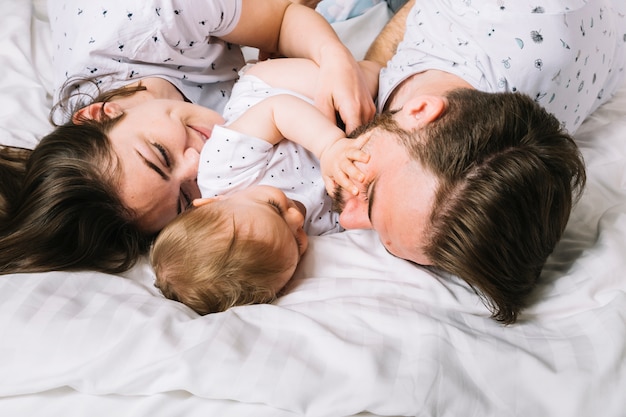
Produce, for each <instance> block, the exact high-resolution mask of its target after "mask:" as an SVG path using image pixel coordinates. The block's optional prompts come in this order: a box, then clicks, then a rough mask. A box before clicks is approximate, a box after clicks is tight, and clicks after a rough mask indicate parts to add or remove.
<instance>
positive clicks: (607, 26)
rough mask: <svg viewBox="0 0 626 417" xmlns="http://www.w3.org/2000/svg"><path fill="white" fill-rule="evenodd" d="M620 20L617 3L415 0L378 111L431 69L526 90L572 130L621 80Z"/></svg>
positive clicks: (489, 87) (622, 9)
mask: <svg viewBox="0 0 626 417" xmlns="http://www.w3.org/2000/svg"><path fill="white" fill-rule="evenodd" d="M625 16H626V1H624V0H544V1H541V0H539V1H535V0H484V1H477V0H429V1H418V2H417V3H416V6H414V7H413V9H412V10H411V11H410V13H409V16H408V18H407V24H406V32H405V37H404V40H403V41H402V42H401V43H400V45H399V46H398V50H397V52H396V54H395V56H394V57H393V58H392V59H391V61H390V62H389V64H388V67H387V68H385V69H383V70H382V71H381V76H380V85H379V108H380V109H382V108H383V107H384V104H385V102H386V100H387V99H388V97H389V94H390V93H391V92H392V91H393V89H394V88H395V87H396V86H397V85H398V84H399V83H400V82H402V81H403V80H404V79H406V78H407V77H409V76H410V75H412V74H416V73H418V72H422V71H425V70H428V69H437V70H442V71H446V72H449V73H452V74H455V75H457V76H459V77H461V78H463V79H464V80H465V81H467V82H468V83H469V84H471V85H472V86H473V87H475V88H477V89H479V90H482V91H486V92H503V91H513V92H515V91H519V92H522V93H526V94H528V95H530V96H531V97H533V98H534V99H535V100H536V101H537V102H538V103H539V104H541V105H542V106H543V107H544V108H546V109H547V110H548V111H549V112H551V113H552V114H554V115H555V116H556V117H557V119H559V120H560V121H561V123H562V126H564V127H565V128H567V129H568V130H569V132H570V133H573V132H574V131H575V130H576V129H577V128H578V127H579V126H580V124H581V123H582V122H583V120H584V119H585V117H587V116H588V115H589V114H590V113H591V112H593V111H594V110H595V109H596V108H597V107H598V106H599V105H600V104H602V103H603V102H605V101H606V100H608V99H609V98H610V97H611V95H612V94H613V93H614V92H615V90H616V89H617V87H618V86H619V83H620V80H621V79H622V78H623V76H624V66H625V61H626V52H625V48H624V46H625V44H626V17H625Z"/></svg>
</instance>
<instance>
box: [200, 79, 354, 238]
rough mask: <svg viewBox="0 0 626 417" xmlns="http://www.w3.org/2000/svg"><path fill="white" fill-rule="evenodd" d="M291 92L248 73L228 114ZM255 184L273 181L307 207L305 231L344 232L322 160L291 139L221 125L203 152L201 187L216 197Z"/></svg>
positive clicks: (229, 117) (237, 87) (233, 115)
mask: <svg viewBox="0 0 626 417" xmlns="http://www.w3.org/2000/svg"><path fill="white" fill-rule="evenodd" d="M285 93H286V94H291V95H295V96H298V97H300V98H302V99H305V100H307V101H308V102H311V100H309V99H306V98H305V97H302V96H300V95H298V94H295V93H293V92H291V91H288V90H283V89H275V88H272V87H270V86H268V85H267V84H265V83H264V82H263V81H261V80H260V79H258V78H257V77H253V76H249V75H243V76H242V77H241V79H240V80H239V81H238V82H237V84H235V87H234V89H233V92H232V97H231V100H230V101H229V102H228V104H227V106H226V110H225V113H224V117H225V118H226V120H227V121H228V122H232V121H233V120H235V119H236V118H237V117H239V115H241V114H242V113H243V112H245V111H246V109H248V108H249V107H251V106H253V105H254V104H256V103H258V102H260V101H261V100H263V99H265V98H267V97H271V96H273V95H277V94H285ZM252 185H270V186H273V187H276V188H279V189H281V190H282V191H283V192H284V193H285V194H286V195H287V197H289V198H291V199H293V200H297V201H299V202H301V203H302V204H303V205H304V206H305V207H306V216H305V222H304V230H305V231H306V233H307V234H309V235H313V236H319V235H323V234H327V233H335V232H340V231H342V230H343V229H342V228H341V226H340V225H339V215H338V214H337V213H335V212H333V210H332V200H331V198H330V197H329V196H328V194H327V193H326V188H325V187H324V182H323V180H322V174H321V172H320V166H319V161H318V160H317V158H316V157H315V156H314V155H313V154H312V153H310V152H309V151H307V150H306V149H305V148H304V147H302V146H300V145H298V144H296V143H295V142H292V141H290V140H286V139H285V140H282V141H280V142H279V143H278V144H276V145H272V144H270V143H269V142H267V141H265V140H263V139H260V138H256V137H253V136H248V135H244V134H242V133H239V132H235V131H233V130H231V129H228V128H227V127H224V126H215V128H214V129H213V133H212V134H211V137H210V138H209V140H208V141H207V142H206V143H205V145H204V147H203V148H202V152H201V154H200V164H199V167H198V186H199V187H200V191H201V193H202V197H215V196H217V195H222V194H228V193H231V192H234V191H238V190H242V189H245V188H247V187H250V186H252Z"/></svg>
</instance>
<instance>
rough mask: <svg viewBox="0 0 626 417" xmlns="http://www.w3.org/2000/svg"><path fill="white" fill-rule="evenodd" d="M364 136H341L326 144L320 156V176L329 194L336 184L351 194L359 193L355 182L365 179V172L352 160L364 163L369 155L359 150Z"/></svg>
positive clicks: (331, 193)
mask: <svg viewBox="0 0 626 417" xmlns="http://www.w3.org/2000/svg"><path fill="white" fill-rule="evenodd" d="M363 139H365V138H359V139H347V138H341V139H338V140H336V141H335V142H334V143H333V144H332V145H330V146H328V148H326V149H325V150H324V152H323V153H322V155H321V157H320V167H321V170H322V178H323V179H324V184H325V186H326V191H328V194H330V195H331V196H332V195H333V192H334V191H335V188H336V186H337V185H339V186H340V187H342V188H343V189H345V190H347V191H348V192H349V193H351V194H353V195H357V194H358V193H359V187H358V186H357V184H360V183H362V182H363V181H364V180H365V174H363V172H361V170H360V169H359V168H357V167H356V165H354V162H356V161H358V162H363V163H366V162H367V161H369V159H370V155H369V154H368V153H366V152H364V151H363V150H361V148H362V146H363V144H364V143H365V142H366V140H363Z"/></svg>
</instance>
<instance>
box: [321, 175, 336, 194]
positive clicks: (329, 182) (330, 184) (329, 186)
mask: <svg viewBox="0 0 626 417" xmlns="http://www.w3.org/2000/svg"><path fill="white" fill-rule="evenodd" d="M323 180H324V187H326V192H327V193H328V195H329V196H331V197H332V196H333V194H334V193H335V188H337V183H335V181H333V179H332V178H329V177H326V176H324V178H323Z"/></svg>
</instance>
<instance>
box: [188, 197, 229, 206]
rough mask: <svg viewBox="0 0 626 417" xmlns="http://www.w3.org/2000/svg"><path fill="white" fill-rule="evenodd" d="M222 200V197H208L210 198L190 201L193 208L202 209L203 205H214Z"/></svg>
mask: <svg viewBox="0 0 626 417" xmlns="http://www.w3.org/2000/svg"><path fill="white" fill-rule="evenodd" d="M221 199H222V196H219V195H218V196H216V197H210V198H196V199H194V200H193V201H192V203H191V204H193V206H194V207H202V206H204V205H205V204H209V203H214V202H216V201H219V200H221Z"/></svg>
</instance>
